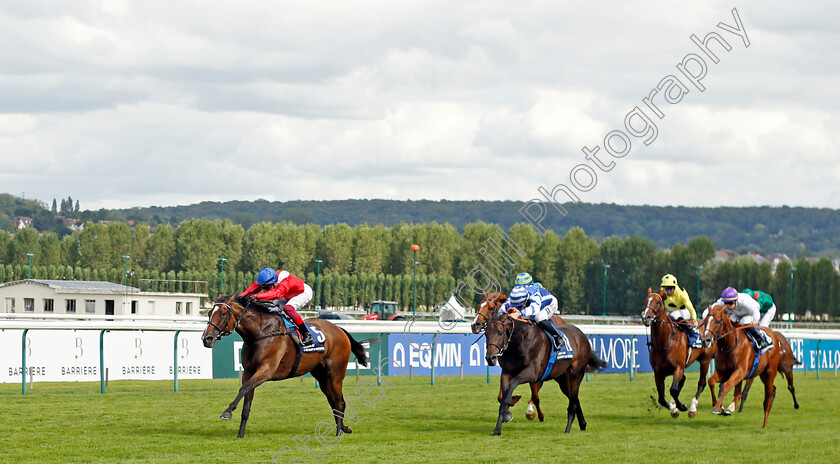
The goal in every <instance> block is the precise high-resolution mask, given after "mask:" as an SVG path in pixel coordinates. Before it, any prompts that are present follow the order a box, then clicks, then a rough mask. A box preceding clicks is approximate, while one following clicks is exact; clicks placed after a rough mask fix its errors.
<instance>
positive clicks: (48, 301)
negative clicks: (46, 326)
mask: <svg viewBox="0 0 840 464" xmlns="http://www.w3.org/2000/svg"><path fill="white" fill-rule="evenodd" d="M53 304H54V303H53V299H52V298H44V312H45V313H51V312H53Z"/></svg>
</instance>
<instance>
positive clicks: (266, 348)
mask: <svg viewBox="0 0 840 464" xmlns="http://www.w3.org/2000/svg"><path fill="white" fill-rule="evenodd" d="M258 306H259V305H258V304H255V303H253V301H252V300H249V299H247V298H246V299H243V298H240V297H237V296H235V295H234V296H220V297H219V298H218V299H217V300H216V303H215V304H214V305H213V308H212V309H211V310H210V313H209V319H210V320H209V322H208V323H207V327H206V328H205V329H204V333H203V334H202V335H201V338H202V341H203V342H204V346H206V347H207V348H212V347H213V345H215V343H216V340H219V339H221V338H222V337H223V336H225V335H228V334H230V333H231V332H234V331H235V332H236V333H238V334H239V335H240V336H241V337H242V340H243V341H244V342H245V343H244V345H243V346H242V367H243V372H242V387H241V388H240V389H239V393H238V394H237V395H236V398H234V400H233V402H232V403H230V406H228V408H227V409H225V411H224V412H223V413H222V415H221V417H220V418H221V419H230V418H231V413H232V412H233V410H234V409H236V405H237V404H239V401H240V400H241V399H242V398H243V397H245V403H244V405H243V406H242V419H241V421H240V423H239V434H238V438H242V437H244V436H245V424H246V423H247V422H248V416H249V415H250V413H251V402H252V401H253V400H254V389H255V388H257V387H258V386H260V385H262V384H263V383H264V382H266V381H269V380H283V379H288V378H291V377H298V376H301V375H304V374H306V373H307V372H311V373H312V376H313V377H315V379H316V380H317V381H318V385H319V386H320V387H321V391H322V392H323V393H324V395H325V396H326V397H327V400H328V401H329V403H330V407H331V408H332V409H333V415H334V416H335V425H336V432H335V433H336V435H340V434H341V433H352V432H353V430H351V429H350V427H348V426H346V425H344V407H345V402H344V394H343V393H342V384H343V382H344V375H345V374H346V372H347V362H348V361H349V360H350V353H351V352H352V353H353V354H354V355H356V360H357V361H358V362H359V363H361V364H362V365H364V366H367V354H366V353H365V350H364V347H363V346H362V344H361V343H359V342H357V341H356V340H354V339H353V337H352V336H351V335H350V334H349V333H347V331H346V330H344V329H342V328H340V327H338V326H336V325H334V324H332V323H330V322H329V321H326V320H323V319H307V320H306V321H307V322H308V323H309V324H310V325H312V326H314V328H315V329H316V330H313V336H315V337H317V338H318V339H319V341H323V343H324V348H325V350H324V351H323V352H320V353H318V352H315V353H299V352H298V349H296V346H295V341H294V340H292V336H291V335H292V334H291V333H290V332H289V331H288V330H287V329H286V328H285V326H284V324H283V322H282V321H281V319H280V317H279V316H276V315H273V314H270V313H267V312H265V311H261V310H259V309H257V307H258Z"/></svg>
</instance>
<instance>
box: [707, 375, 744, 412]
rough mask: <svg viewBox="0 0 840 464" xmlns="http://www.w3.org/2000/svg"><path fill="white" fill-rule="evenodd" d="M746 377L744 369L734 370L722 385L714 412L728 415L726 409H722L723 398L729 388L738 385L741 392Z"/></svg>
mask: <svg viewBox="0 0 840 464" xmlns="http://www.w3.org/2000/svg"><path fill="white" fill-rule="evenodd" d="M744 377H746V372H744V371H743V370H742V369H736V370H735V371H734V372H732V374H730V375H729V379H727V381H726V383H724V384H723V385H721V387H720V396H719V397H718V399H717V401H716V402H715V405H714V407H713V408H712V413H714V414H724V415H726V411H724V410H722V408H721V406H722V403H723V399H724V398H726V394H727V393H729V390H732V389H733V388H735V386H736V385H737V386H738V388H739V389H738V392H739V393H740V386H741V385H740V384H741V382H742V381H743V380H744ZM733 409H734V408H733Z"/></svg>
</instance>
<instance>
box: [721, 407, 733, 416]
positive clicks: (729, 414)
mask: <svg viewBox="0 0 840 464" xmlns="http://www.w3.org/2000/svg"><path fill="white" fill-rule="evenodd" d="M720 415H721V416H731V415H732V411H730V410H728V409H724V410H723V411H721V412H720Z"/></svg>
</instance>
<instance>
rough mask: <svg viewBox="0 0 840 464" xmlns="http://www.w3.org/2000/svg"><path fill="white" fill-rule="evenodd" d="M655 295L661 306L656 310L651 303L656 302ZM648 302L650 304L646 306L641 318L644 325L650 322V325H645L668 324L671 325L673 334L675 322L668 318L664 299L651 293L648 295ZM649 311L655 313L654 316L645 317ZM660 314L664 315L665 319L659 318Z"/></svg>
mask: <svg viewBox="0 0 840 464" xmlns="http://www.w3.org/2000/svg"><path fill="white" fill-rule="evenodd" d="M654 295H656V299H657V300H658V301H659V303H660V305H661V306H660V307H659V309H656V308H654V307H653V306H651V305H650V304H651V301H653V300H654V298H653V296H654ZM647 301H648V302H647V304H646V305H645V309H643V310H642V316H641V317H642V323H644V322H645V321H648V320H649V321H650V322H649V323H648V324H645V325H646V326H647V325H650V324H662V323H665V322H667V323H669V324H671V331H672V332H673V329H674V327H675V326H674V324H675V322H674V321H672V320H671V318H670V317H668V312H667V311H665V303H663V302H662V297H661V296H659V294H658V293H651V294H650V295H648V299H647ZM648 310H651V311H652V312H653V316H645V313H647V311H648ZM660 313H664V314H665V317H664V318H660V317H659V314H660Z"/></svg>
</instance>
